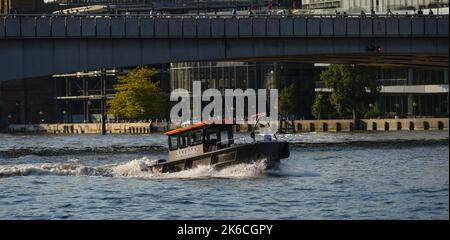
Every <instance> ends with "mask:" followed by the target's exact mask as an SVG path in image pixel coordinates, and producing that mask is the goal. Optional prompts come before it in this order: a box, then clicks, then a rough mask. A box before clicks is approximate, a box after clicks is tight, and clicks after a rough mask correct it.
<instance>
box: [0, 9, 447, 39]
mask: <svg viewBox="0 0 450 240" xmlns="http://www.w3.org/2000/svg"><path fill="white" fill-rule="evenodd" d="M258 37H291V38H295V37H302V38H303V37H448V15H435V16H427V15H423V16H417V15H376V16H370V15H367V16H361V15H308V14H302V15H289V14H286V15H236V16H232V15H196V14H195V15H194V14H193V15H186V14H183V15H149V14H136V15H114V14H76V15H68V14H51V15H26V14H20V15H0V39H17V38H103V39H104V38H258Z"/></svg>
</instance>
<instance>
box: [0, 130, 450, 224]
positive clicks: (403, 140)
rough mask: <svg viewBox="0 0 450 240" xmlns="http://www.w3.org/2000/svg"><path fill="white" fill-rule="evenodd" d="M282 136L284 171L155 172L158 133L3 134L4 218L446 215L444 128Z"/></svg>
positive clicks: (160, 146) (160, 142)
mask: <svg viewBox="0 0 450 240" xmlns="http://www.w3.org/2000/svg"><path fill="white" fill-rule="evenodd" d="M244 136H246V135H238V136H237V137H238V138H240V137H244ZM279 138H281V139H283V140H286V141H289V142H290V148H291V155H290V157H289V158H288V159H286V160H283V161H282V163H281V164H280V167H279V169H274V170H264V162H262V161H261V162H255V163H253V164H246V165H237V166H232V167H229V168H227V169H223V170H221V171H215V170H213V169H210V168H208V167H201V168H198V169H194V170H189V171H184V172H180V173H172V174H163V175H159V176H157V175H153V174H150V173H147V172H142V171H141V169H142V168H144V167H145V166H146V165H148V164H150V163H151V162H152V161H154V160H156V159H160V158H166V151H167V143H166V138H165V136H164V135H162V134H152V135H109V136H100V135H0V219H449V147H448V138H449V132H448V131H415V132H388V133H385V132H383V133H305V134H293V135H283V136H279ZM240 141H246V140H240Z"/></svg>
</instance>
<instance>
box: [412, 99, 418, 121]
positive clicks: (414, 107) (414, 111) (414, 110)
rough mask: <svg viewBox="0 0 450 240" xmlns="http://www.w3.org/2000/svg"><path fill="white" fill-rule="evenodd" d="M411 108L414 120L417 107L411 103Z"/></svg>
mask: <svg viewBox="0 0 450 240" xmlns="http://www.w3.org/2000/svg"><path fill="white" fill-rule="evenodd" d="M412 107H413V117H414V118H416V107H417V104H416V103H415V102H413V104H412Z"/></svg>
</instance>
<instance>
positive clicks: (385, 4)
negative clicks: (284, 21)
mask: <svg viewBox="0 0 450 240" xmlns="http://www.w3.org/2000/svg"><path fill="white" fill-rule="evenodd" d="M448 6H449V1H448V0H303V5H302V7H303V8H304V9H310V10H316V11H317V12H323V13H334V12H335V11H339V12H347V13H360V12H361V11H365V12H370V11H371V9H373V10H374V11H376V12H380V13H386V12H387V11H388V9H391V11H400V10H413V9H420V8H422V9H428V8H436V9H438V8H448ZM436 12H438V11H436ZM447 13H448V12H447Z"/></svg>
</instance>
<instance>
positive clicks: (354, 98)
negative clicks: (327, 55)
mask: <svg viewBox="0 0 450 240" xmlns="http://www.w3.org/2000/svg"><path fill="white" fill-rule="evenodd" d="M320 79H321V80H322V81H324V82H325V85H326V87H327V88H330V89H332V92H331V95H330V102H331V104H332V105H333V107H334V108H335V109H336V111H337V112H338V113H339V114H340V115H341V116H343V115H346V114H352V116H353V120H356V119H357V118H358V117H359V116H361V114H363V113H365V112H366V111H367V110H368V108H369V104H371V103H372V104H373V103H374V102H375V101H376V100H377V98H378V96H379V94H380V90H381V86H380V84H379V83H378V81H377V79H376V78H375V75H374V74H373V72H372V71H370V70H369V69H368V68H365V67H358V66H353V65H330V66H329V67H328V69H327V70H325V71H322V73H321V74H320Z"/></svg>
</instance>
